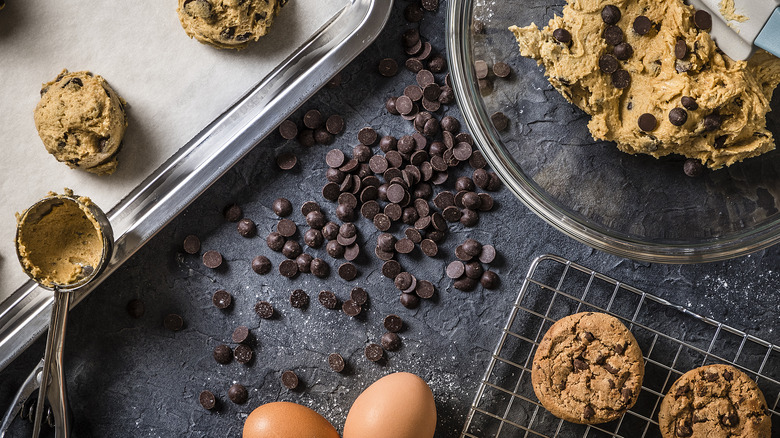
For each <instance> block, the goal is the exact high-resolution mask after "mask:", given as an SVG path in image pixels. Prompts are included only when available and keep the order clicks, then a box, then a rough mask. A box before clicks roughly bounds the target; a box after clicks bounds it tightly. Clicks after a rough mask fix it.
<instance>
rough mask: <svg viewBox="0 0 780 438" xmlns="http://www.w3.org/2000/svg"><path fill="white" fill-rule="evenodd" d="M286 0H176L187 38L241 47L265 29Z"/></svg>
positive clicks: (253, 39)
mask: <svg viewBox="0 0 780 438" xmlns="http://www.w3.org/2000/svg"><path fill="white" fill-rule="evenodd" d="M286 3H287V0H179V8H178V9H177V12H178V13H179V20H180V21H181V25H182V27H184V31H185V32H187V35H189V36H190V38H195V39H196V40H198V41H200V42H201V43H204V44H210V45H212V46H214V47H217V48H220V49H243V48H244V47H246V46H247V45H248V44H249V41H257V40H258V39H260V37H261V36H263V35H265V34H267V33H268V29H269V28H270V27H271V24H272V23H273V20H274V17H276V14H278V13H279V10H280V9H281V8H282V6H284V5H285V4H286Z"/></svg>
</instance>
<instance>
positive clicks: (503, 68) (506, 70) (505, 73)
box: [493, 61, 512, 78]
mask: <svg viewBox="0 0 780 438" xmlns="http://www.w3.org/2000/svg"><path fill="white" fill-rule="evenodd" d="M493 74H494V75H496V76H497V77H499V78H508V77H509V75H510V74H512V68H511V67H509V65H508V64H507V63H505V62H501V61H499V62H497V63H495V64H493Z"/></svg>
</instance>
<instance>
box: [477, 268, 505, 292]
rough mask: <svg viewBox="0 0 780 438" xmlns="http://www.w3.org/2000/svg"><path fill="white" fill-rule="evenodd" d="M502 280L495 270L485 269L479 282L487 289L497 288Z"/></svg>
mask: <svg viewBox="0 0 780 438" xmlns="http://www.w3.org/2000/svg"><path fill="white" fill-rule="evenodd" d="M500 282H501V280H500V279H499V277H498V274H496V273H495V272H493V271H485V272H484V273H483V274H482V277H480V279H479V283H480V284H481V285H482V287H484V288H485V289H495V288H497V287H498V285H499V283H500Z"/></svg>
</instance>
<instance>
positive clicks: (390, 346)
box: [380, 332, 401, 351]
mask: <svg viewBox="0 0 780 438" xmlns="http://www.w3.org/2000/svg"><path fill="white" fill-rule="evenodd" d="M380 341H381V342H382V348H384V349H385V350H387V351H396V350H398V349H399V348H401V337H400V336H398V335H397V334H395V333H393V332H387V333H385V334H384V335H382V339H381V340H380Z"/></svg>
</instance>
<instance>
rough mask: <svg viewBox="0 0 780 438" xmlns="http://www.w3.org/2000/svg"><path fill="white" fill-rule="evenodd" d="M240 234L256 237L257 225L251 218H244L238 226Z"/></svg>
mask: <svg viewBox="0 0 780 438" xmlns="http://www.w3.org/2000/svg"><path fill="white" fill-rule="evenodd" d="M236 229H237V230H238V234H240V235H241V236H242V237H254V236H255V234H257V225H255V223H254V222H252V220H251V219H247V218H243V219H241V220H240V221H238V225H237V226H236Z"/></svg>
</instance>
